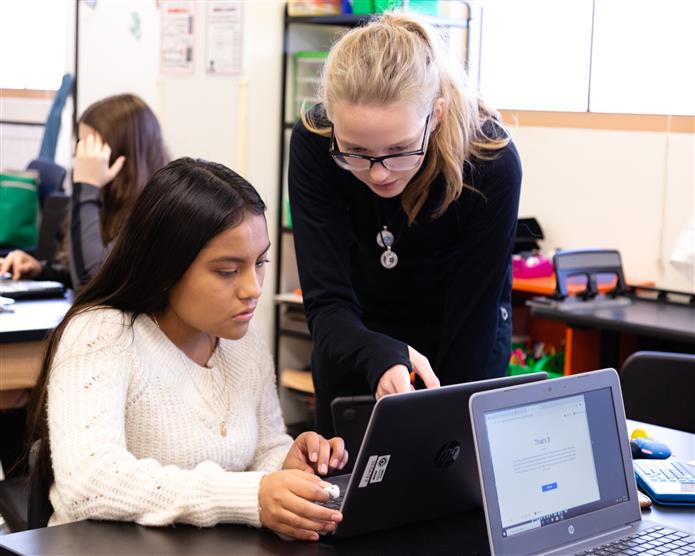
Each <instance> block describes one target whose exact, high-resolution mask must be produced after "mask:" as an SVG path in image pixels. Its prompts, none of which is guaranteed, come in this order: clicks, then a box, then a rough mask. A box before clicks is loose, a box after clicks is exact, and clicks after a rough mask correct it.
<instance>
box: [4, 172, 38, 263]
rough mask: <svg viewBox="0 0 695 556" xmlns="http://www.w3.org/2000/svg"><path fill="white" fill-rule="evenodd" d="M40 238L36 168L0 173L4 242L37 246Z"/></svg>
mask: <svg viewBox="0 0 695 556" xmlns="http://www.w3.org/2000/svg"><path fill="white" fill-rule="evenodd" d="M38 240H39V178H38V174H37V173H36V172H11V171H3V172H2V173H0V246H3V247H18V248H20V249H25V250H28V249H34V248H35V247H36V244H37V243H38Z"/></svg>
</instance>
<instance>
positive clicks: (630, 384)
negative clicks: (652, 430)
mask: <svg viewBox="0 0 695 556" xmlns="http://www.w3.org/2000/svg"><path fill="white" fill-rule="evenodd" d="M620 384H621V387H622V390H623V401H624V403H625V415H626V416H627V418H628V419H635V420H637V421H644V422H646V423H652V424H654V425H660V426H663V427H669V428H673V429H678V430H682V431H687V432H691V433H695V355H693V354H687V353H667V352H659V351H638V352H637V353H634V354H632V355H631V356H630V357H628V358H627V360H626V361H625V364H624V365H623V368H622V370H621V371H620Z"/></svg>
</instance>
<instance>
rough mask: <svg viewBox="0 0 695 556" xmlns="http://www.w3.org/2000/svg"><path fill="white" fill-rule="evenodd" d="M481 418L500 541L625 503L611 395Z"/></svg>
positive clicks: (603, 392) (596, 393) (598, 393)
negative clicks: (497, 514)
mask: <svg viewBox="0 0 695 556" xmlns="http://www.w3.org/2000/svg"><path fill="white" fill-rule="evenodd" d="M484 418H485V424H486V429H487V435H488V441H489V446H490V459H491V463H492V471H493V473H494V478H495V485H496V489H497V499H498V501H499V510H500V518H501V520H500V521H501V527H502V530H501V531H500V533H501V535H502V536H503V537H510V536H512V535H517V534H519V533H523V532H525V531H529V530H531V529H536V528H538V527H545V526H547V525H551V524H553V523H556V522H558V521H562V520H564V519H569V518H573V517H576V516H580V515H582V514H585V513H589V512H592V511H595V510H598V509H601V508H605V507H608V506H612V505H615V504H619V503H621V502H625V501H626V500H628V499H629V496H628V485H627V483H626V481H625V471H624V462H623V458H622V455H621V445H620V440H619V437H618V427H617V426H615V423H616V415H615V411H614V407H613V398H612V395H611V389H610V388H601V389H597V390H592V391H588V392H583V393H579V394H575V395H569V396H565V397H561V398H556V399H552V400H548V401H543V402H539V403H532V404H526V405H519V406H514V407H508V408H505V409H500V410H493V411H487V412H485V414H484Z"/></svg>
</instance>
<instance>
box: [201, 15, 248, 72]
mask: <svg viewBox="0 0 695 556" xmlns="http://www.w3.org/2000/svg"><path fill="white" fill-rule="evenodd" d="M206 27H207V28H206V40H205V71H206V72H207V73H209V74H218V75H239V74H241V61H242V57H241V44H242V4H241V3H240V2H209V3H208V9H207V22H206Z"/></svg>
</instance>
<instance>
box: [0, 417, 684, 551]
mask: <svg viewBox="0 0 695 556" xmlns="http://www.w3.org/2000/svg"><path fill="white" fill-rule="evenodd" d="M636 426H641V427H644V428H646V429H648V431H649V432H650V433H651V434H652V435H653V436H654V437H655V438H658V439H659V440H662V441H664V442H666V443H667V444H669V445H670V446H671V449H672V450H673V452H674V454H678V455H679V456H680V457H682V458H686V459H688V460H689V459H692V458H693V457H695V435H693V434H689V433H684V432H679V431H674V430H670V429H664V428H662V427H656V426H654V425H648V424H644V423H638V422H636V421H629V422H628V432H630V431H632V430H633V429H634V428H635V427H636ZM642 517H643V518H644V519H648V520H650V521H657V522H660V523H664V524H666V525H670V526H672V527H676V528H679V529H683V530H685V531H693V532H695V508H667V507H664V506H653V509H651V510H646V511H644V512H642ZM0 554H2V555H4V554H8V555H10V554H11V555H15V554H27V555H30V554H31V555H34V554H37V555H38V554H42V555H58V554H61V555H67V554H69V555H71V556H80V555H83V554H84V555H87V554H89V555H105V554H110V555H111V554H138V555H141V554H142V555H147V554H157V555H163V554H181V555H192V554H196V555H198V554H201V555H202V554H206V555H207V554H209V555H214V554H224V555H225V556H229V555H230V554H242V555H244V556H246V555H257V554H258V555H261V554H262V555H274V554H283V555H284V554H288V555H300V554H301V555H317V554H344V555H353V554H356V555H367V554H380V555H381V554H384V555H394V556H396V555H398V556H402V555H420V554H422V555H427V556H430V555H439V554H441V555H444V554H446V555H449V554H489V547H488V542H487V532H486V529H485V519H484V516H483V512H482V511H473V512H469V513H466V514H463V515H459V516H454V517H450V518H447V519H441V520H437V521H432V522H427V523H419V524H415V525H409V526H407V527H402V528H399V529H392V530H389V531H382V532H379V533H373V534H370V535H365V536H362V537H356V538H353V539H347V540H344V541H335V542H330V541H319V542H317V543H309V542H300V541H294V542H288V541H283V540H281V539H279V538H278V537H277V536H276V535H275V534H274V533H271V532H269V531H265V530H263V531H259V530H257V529H252V528H249V527H240V526H236V525H224V526H218V527H213V528H210V529H198V528H196V527H190V526H184V525H177V526H176V527H166V528H150V527H142V526H139V525H134V524H131V523H108V522H97V521H80V522H77V523H70V524H67V525H60V526H58V527H49V528H45V529H35V530H33V531H25V532H23V533H15V534H13V535H7V536H5V537H3V538H0Z"/></svg>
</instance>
